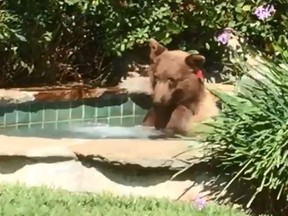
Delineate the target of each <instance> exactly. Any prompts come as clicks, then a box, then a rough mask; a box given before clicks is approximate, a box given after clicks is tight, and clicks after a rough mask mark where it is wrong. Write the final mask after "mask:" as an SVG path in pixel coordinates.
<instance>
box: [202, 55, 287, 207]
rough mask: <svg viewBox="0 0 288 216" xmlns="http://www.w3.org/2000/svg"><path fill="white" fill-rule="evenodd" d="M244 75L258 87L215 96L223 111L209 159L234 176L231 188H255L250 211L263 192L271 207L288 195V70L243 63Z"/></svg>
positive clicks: (209, 138)
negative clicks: (238, 185)
mask: <svg viewBox="0 0 288 216" xmlns="http://www.w3.org/2000/svg"><path fill="white" fill-rule="evenodd" d="M242 70H244V71H245V72H246V74H247V76H248V77H249V78H250V79H251V81H253V82H250V83H245V84H244V85H243V84H242V89H240V91H239V92H238V93H237V95H228V94H225V93H221V92H216V91H214V94H215V95H216V96H217V97H218V98H219V100H220V101H221V102H222V104H223V110H222V111H221V112H220V114H219V116H217V117H216V118H215V121H214V122H213V123H210V124H209V125H210V126H212V127H213V130H211V132H210V133H209V134H208V135H207V137H206V138H205V141H207V142H208V143H209V144H210V146H212V147H211V150H210V153H209V154H208V155H209V157H210V158H213V159H216V161H217V162H218V163H219V167H221V168H222V169H223V171H224V172H229V173H230V175H231V176H232V177H233V178H232V180H231V182H230V183H229V184H228V185H227V186H226V187H229V186H230V185H231V184H232V183H233V182H234V181H244V182H248V183H249V184H250V185H252V189H253V190H254V194H253V196H252V197H250V200H249V202H248V204H247V207H249V206H250V205H251V203H252V202H253V201H254V199H255V198H256V197H257V196H258V195H259V194H262V195H263V192H264V194H266V196H269V195H271V197H270V198H271V202H273V201H275V200H279V199H280V198H281V199H287V196H288V190H287V189H288V176H287V174H286V170H287V169H288V164H287V159H288V158H287V156H288V152H287V147H288V141H287V140H288V124H287V119H288V97H287V95H288V84H287V83H288V75H287V67H285V66H283V65H282V66H281V65H279V64H276V63H273V62H270V61H267V60H264V59H263V58H262V61H261V62H258V64H257V65H255V66H254V67H251V66H250V65H248V64H247V63H245V62H244V61H242ZM251 70H254V71H256V72H257V73H258V74H261V75H262V78H263V79H259V78H255V77H254V76H251V75H249V74H250V72H249V71H251ZM248 72H249V73H248ZM275 194H276V196H275Z"/></svg>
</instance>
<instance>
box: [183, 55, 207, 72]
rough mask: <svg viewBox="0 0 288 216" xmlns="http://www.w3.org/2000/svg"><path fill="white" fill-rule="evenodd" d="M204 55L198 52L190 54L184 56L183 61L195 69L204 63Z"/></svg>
mask: <svg viewBox="0 0 288 216" xmlns="http://www.w3.org/2000/svg"><path fill="white" fill-rule="evenodd" d="M205 60H206V59H205V57H204V56H202V55H198V54H190V55H189V56H187V57H186V58H185V63H186V64H187V65H188V66H189V67H191V68H193V69H195V68H199V67H201V66H202V65H203V64H204V63H205Z"/></svg>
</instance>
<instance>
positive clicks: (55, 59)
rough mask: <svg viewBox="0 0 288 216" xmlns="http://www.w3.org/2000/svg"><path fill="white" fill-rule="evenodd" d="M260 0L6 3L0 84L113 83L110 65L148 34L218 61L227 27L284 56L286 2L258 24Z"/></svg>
mask: <svg viewBox="0 0 288 216" xmlns="http://www.w3.org/2000/svg"><path fill="white" fill-rule="evenodd" d="M263 3H269V1H259V0H251V1H246V2H245V3H244V2H243V1H241V0H235V1H230V2H223V1H220V0H206V1H205V4H204V3H203V2H202V1H200V0H193V1H192V0H161V1H160V0H157V1H156V0H147V1H140V0H116V1H115V0H42V1H36V0H19V1H18V0H17V1H16V0H4V1H2V2H1V3H0V4H1V11H0V54H1V59H0V65H1V68H0V87H7V86H23V85H40V84H43V83H48V84H55V83H56V82H62V83H65V82H67V81H77V82H79V81H84V82H87V81H88V80H89V81H93V83H94V84H96V85H106V84H109V85H115V84H117V82H118V81H119V77H120V76H122V73H123V71H121V70H120V68H121V67H119V65H118V64H116V63H115V62H117V59H118V62H119V59H120V62H121V61H122V60H123V57H122V58H120V57H119V56H121V55H124V56H125V55H126V54H127V53H129V52H131V50H137V52H136V53H137V54H138V53H141V52H142V53H144V54H143V56H147V55H146V53H145V49H144V50H143V51H141V52H139V50H141V48H143V47H146V46H147V40H148V39H149V38H150V37H154V38H156V39H157V40H159V41H160V42H161V43H163V44H165V45H167V46H169V47H171V48H181V49H186V50H189V49H197V50H199V51H201V52H202V53H204V54H205V55H206V56H207V58H208V60H210V62H209V61H208V65H207V66H209V64H211V63H222V62H223V61H224V60H225V58H224V57H225V50H224V48H223V47H220V46H219V45H218V44H217V42H215V39H214V37H215V36H216V34H217V33H218V32H219V31H221V30H222V29H223V28H225V27H232V28H235V29H236V30H238V31H241V32H242V33H243V34H244V36H246V37H247V38H248V39H249V41H251V42H253V44H256V45H257V47H258V48H259V49H261V50H262V51H263V52H264V53H266V54H267V55H269V56H273V57H275V56H277V55H280V53H281V51H283V52H282V53H283V54H284V55H286V56H288V51H287V48H288V47H287V29H288V28H287V26H288V19H287V10H286V9H285V8H286V6H288V4H287V0H275V1H273V2H272V1H270V3H273V5H274V6H275V8H276V10H277V13H276V15H275V16H274V17H273V18H270V19H268V20H267V21H259V20H257V18H256V17H255V16H254V15H253V11H254V10H255V8H256V7H257V6H259V5H261V4H263ZM134 54H135V52H134V53H132V55H134ZM274 54H276V55H274ZM146 58H147V57H146ZM146 60H147V59H146ZM111 63H112V64H111ZM110 72H112V74H111V76H109V73H110ZM124 72H125V68H124ZM115 77H116V78H115Z"/></svg>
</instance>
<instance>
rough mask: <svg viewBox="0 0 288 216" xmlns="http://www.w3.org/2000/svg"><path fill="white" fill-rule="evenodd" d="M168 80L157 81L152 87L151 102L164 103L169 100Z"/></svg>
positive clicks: (155, 103)
mask: <svg viewBox="0 0 288 216" xmlns="http://www.w3.org/2000/svg"><path fill="white" fill-rule="evenodd" d="M171 91H172V90H171V89H170V88H169V83H168V82H157V84H156V85H155V88H154V94H153V103H154V105H157V106H158V105H166V104H168V103H169V102H170V100H171V94H172V92H171Z"/></svg>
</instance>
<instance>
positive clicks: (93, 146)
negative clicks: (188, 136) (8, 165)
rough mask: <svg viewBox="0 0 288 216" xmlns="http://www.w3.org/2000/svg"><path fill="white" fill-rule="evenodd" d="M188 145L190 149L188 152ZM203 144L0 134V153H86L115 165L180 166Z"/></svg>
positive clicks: (67, 155)
mask: <svg viewBox="0 0 288 216" xmlns="http://www.w3.org/2000/svg"><path fill="white" fill-rule="evenodd" d="M189 145H193V146H194V147H193V151H189V152H187V148H188V147H189ZM201 147H202V145H201V144H200V143H197V142H196V141H188V140H178V139H177V140H141V139H139V140H135V139H133V140H131V139H117V140H116V139H97V140H89V139H66V138H64V139H46V138H34V137H10V136H3V135H2V136H0V157H3V156H24V157H31V158H39V157H40V158H41V157H42V158H48V157H58V158H59V157H60V158H61V157H62V158H66V159H69V160H72V159H77V158H80V157H82V158H83V157H84V158H85V157H86V158H88V159H91V160H93V161H97V162H102V163H107V164H110V165H114V166H119V165H135V166H138V167H143V168H165V169H169V170H181V169H182V168H184V167H186V166H187V165H188V160H189V161H190V162H191V161H192V162H195V163H198V162H200V161H199V158H200V157H201V156H202V155H203V152H202V150H201Z"/></svg>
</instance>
